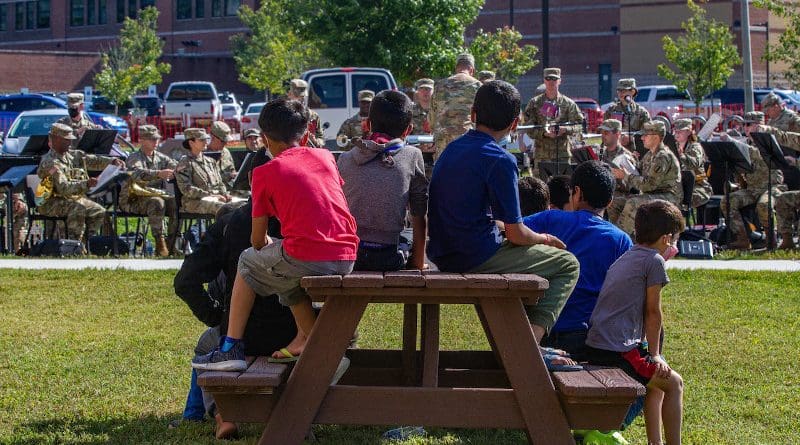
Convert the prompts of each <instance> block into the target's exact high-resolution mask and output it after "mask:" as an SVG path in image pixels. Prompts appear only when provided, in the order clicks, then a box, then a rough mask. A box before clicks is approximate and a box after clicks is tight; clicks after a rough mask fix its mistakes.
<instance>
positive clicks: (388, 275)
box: [300, 270, 549, 291]
mask: <svg viewBox="0 0 800 445" xmlns="http://www.w3.org/2000/svg"><path fill="white" fill-rule="evenodd" d="M300 285H301V286H302V287H304V288H305V289H307V290H311V289H321V288H328V289H330V288H372V289H379V288H428V289H456V288H458V289H495V290H502V289H508V290H534V291H541V290H545V289H547V288H548V287H549V283H548V281H547V280H545V279H544V278H542V277H540V276H538V275H534V274H470V273H448V272H438V271H419V270H400V271H396V272H361V271H355V272H353V273H351V274H349V275H344V276H342V275H326V276H312V277H303V278H302V279H301V281H300Z"/></svg>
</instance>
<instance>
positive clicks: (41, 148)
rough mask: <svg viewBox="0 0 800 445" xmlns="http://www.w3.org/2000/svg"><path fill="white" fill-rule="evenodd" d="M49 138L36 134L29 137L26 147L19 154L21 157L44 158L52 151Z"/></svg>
mask: <svg viewBox="0 0 800 445" xmlns="http://www.w3.org/2000/svg"><path fill="white" fill-rule="evenodd" d="M48 138H49V136H48V135H46V134H36V135H33V136H31V137H29V138H28V142H26V143H25V147H23V148H22V151H21V152H20V153H19V154H20V156H44V155H45V154H47V152H48V151H50V145H49V141H48Z"/></svg>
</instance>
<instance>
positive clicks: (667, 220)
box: [634, 199, 684, 244]
mask: <svg viewBox="0 0 800 445" xmlns="http://www.w3.org/2000/svg"><path fill="white" fill-rule="evenodd" d="M634 227H635V228H636V232H635V233H636V242H637V243H639V244H652V243H654V242H656V241H658V239H659V238H661V237H662V236H664V235H668V234H670V233H672V234H676V233H680V232H682V231H683V228H684V222H683V215H681V211H680V210H679V209H678V207H676V206H675V204H673V203H671V202H669V201H664V200H663V199H656V200H654V201H650V202H648V203H646V204H643V205H641V206H639V208H638V209H637V210H636V219H635V221H634Z"/></svg>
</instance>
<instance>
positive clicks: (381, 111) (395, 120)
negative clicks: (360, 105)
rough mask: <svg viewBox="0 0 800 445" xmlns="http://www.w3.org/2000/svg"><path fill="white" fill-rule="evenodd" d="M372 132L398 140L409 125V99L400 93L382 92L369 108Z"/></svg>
mask: <svg viewBox="0 0 800 445" xmlns="http://www.w3.org/2000/svg"><path fill="white" fill-rule="evenodd" d="M369 122H370V126H371V128H372V131H373V132H375V133H383V134H386V135H389V136H391V137H393V138H399V137H400V136H402V135H403V132H404V131H405V130H406V128H408V124H410V123H411V99H409V98H408V96H406V95H405V94H403V93H401V92H400V91H392V90H384V91H381V92H380V93H378V94H377V95H376V96H375V98H374V99H372V105H371V106H370V107H369Z"/></svg>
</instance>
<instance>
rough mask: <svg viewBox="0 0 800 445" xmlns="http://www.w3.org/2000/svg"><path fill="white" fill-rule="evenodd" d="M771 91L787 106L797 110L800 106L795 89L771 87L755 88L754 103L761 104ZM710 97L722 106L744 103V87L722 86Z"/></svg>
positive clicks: (709, 96)
mask: <svg viewBox="0 0 800 445" xmlns="http://www.w3.org/2000/svg"><path fill="white" fill-rule="evenodd" d="M769 93H775V94H777V95H778V96H779V97H780V98H781V99H782V100H783V102H784V103H785V104H786V107H787V108H790V109H792V110H795V111H796V110H797V109H798V108H800V97H798V95H797V93H796V92H795V91H794V90H780V89H769V88H753V101H754V102H753V103H754V104H755V105H756V108H757V109H759V107H760V106H761V100H762V99H764V97H765V96H766V95H767V94H769ZM708 99H713V100H714V101H715V103H720V104H721V105H722V106H731V105H744V89H743V88H721V89H719V90H717V91H714V92H713V93H711V94H709V95H708Z"/></svg>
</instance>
